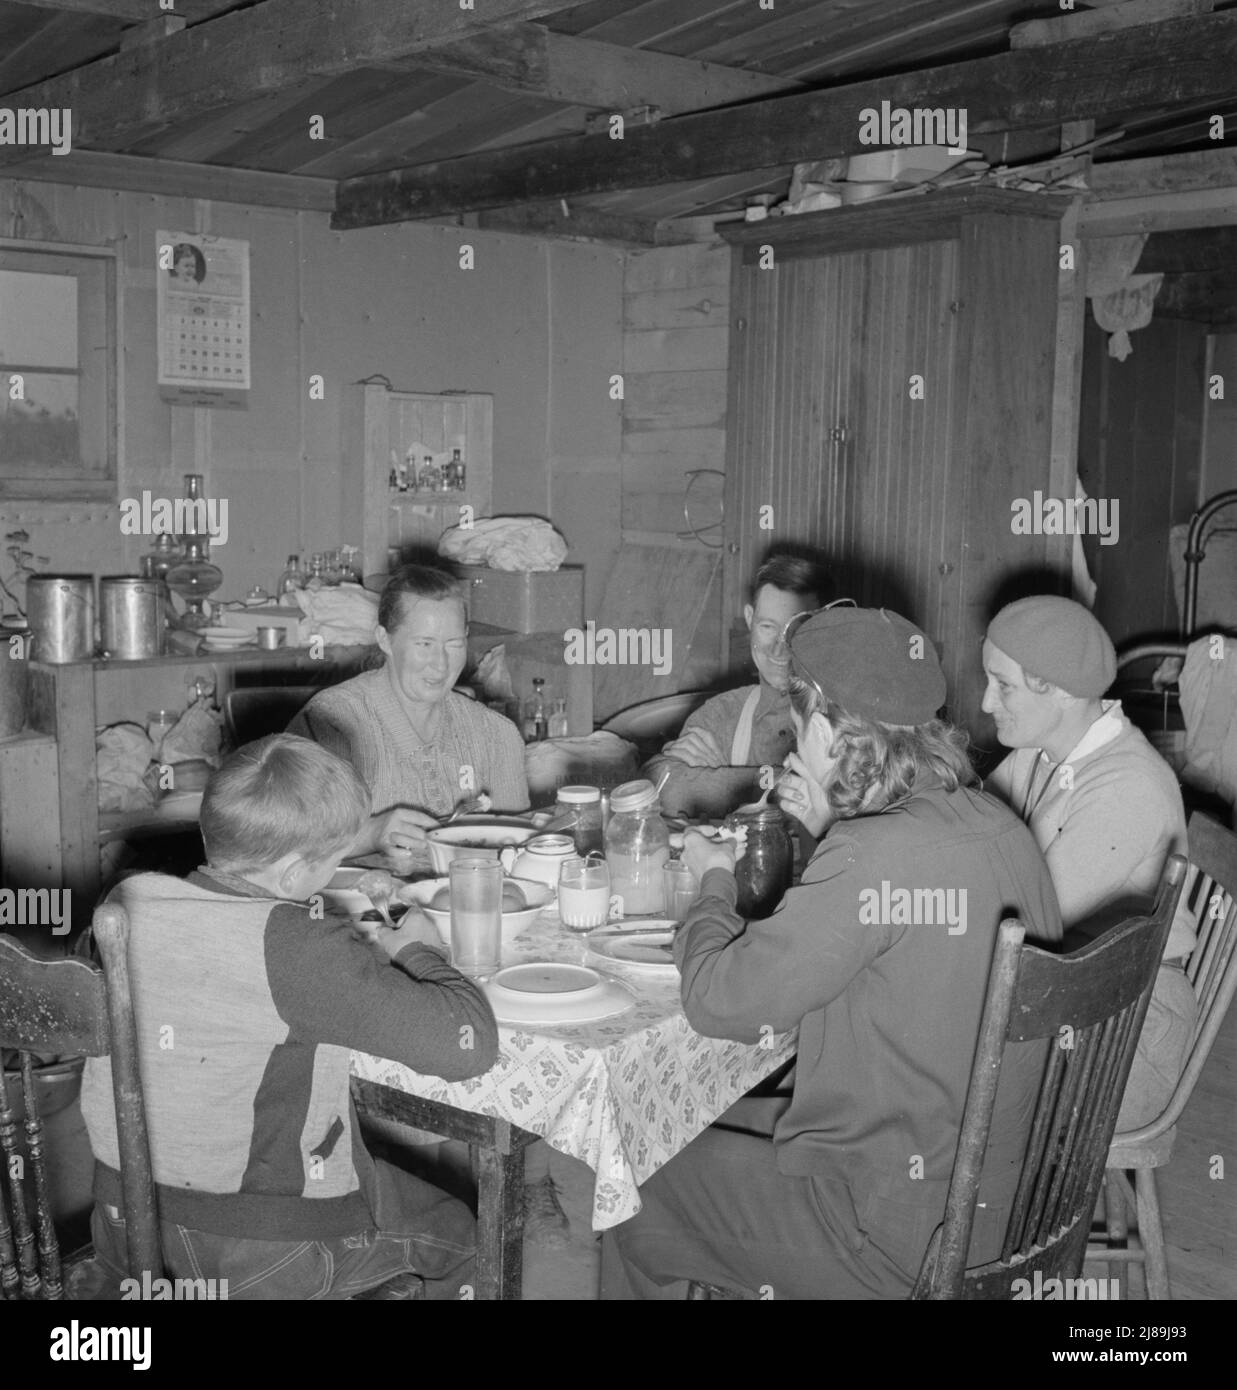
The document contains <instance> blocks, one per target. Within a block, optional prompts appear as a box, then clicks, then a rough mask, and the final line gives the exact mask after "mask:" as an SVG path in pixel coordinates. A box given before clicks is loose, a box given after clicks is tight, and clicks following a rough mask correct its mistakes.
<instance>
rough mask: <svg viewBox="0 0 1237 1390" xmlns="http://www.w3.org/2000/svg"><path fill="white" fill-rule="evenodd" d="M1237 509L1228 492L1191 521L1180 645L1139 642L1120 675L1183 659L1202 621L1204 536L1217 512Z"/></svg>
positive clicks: (1124, 658)
mask: <svg viewBox="0 0 1237 1390" xmlns="http://www.w3.org/2000/svg"><path fill="white" fill-rule="evenodd" d="M1232 506H1237V488H1232V489H1230V490H1229V491H1227V492H1217V493H1216V495H1215V496H1214V497H1211V498H1209V499H1208V500H1207V501H1206V502H1204V503H1203V505H1202V506H1201V507H1200V508H1199V509H1198V511H1196V512H1195V513H1194V515H1193V516H1192V517H1191V518H1190V529H1189V532H1188V533H1187V535H1186V543H1185V556H1184V559H1185V594H1184V599H1183V602H1182V605H1181V608H1182V612H1181V638H1180V640H1179V641H1177V642H1139V643H1138V644H1137V645H1135V646H1133V647H1129V648H1128V649H1127V650H1125V651H1123V652H1119V653H1118V654H1117V674H1118V676H1119V675H1120V674H1121V672H1122V671H1123V670H1125V668H1126V667H1127V666H1133V665H1134V664H1135V663H1136V662H1139V661H1146V660H1148V659H1149V658H1151V657H1159V658H1161V659H1163V658H1164V657H1167V656H1179V657H1183V658H1184V656H1185V654H1186V650H1187V648H1188V647H1189V645H1190V642H1191V640H1192V638H1193V633H1194V624H1195V622H1196V620H1197V617H1198V568H1199V566H1200V565H1201V564H1202V562H1203V560H1204V559H1205V558H1206V555H1207V549H1206V544H1205V538H1204V532H1205V530H1206V526H1207V523H1208V522H1209V521H1210V520H1211V518H1212V517H1213V516H1215V515H1216V513H1217V512H1221V511H1223V510H1224V508H1225V507H1232Z"/></svg>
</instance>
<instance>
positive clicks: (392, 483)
mask: <svg viewBox="0 0 1237 1390" xmlns="http://www.w3.org/2000/svg"><path fill="white" fill-rule="evenodd" d="M387 487H388V488H389V489H390V491H391V492H398V491H399V490H400V488H399V455H398V454H397V453H396V452H395V450H394V449H392V450H391V471H390V473H389V474H388V475H387Z"/></svg>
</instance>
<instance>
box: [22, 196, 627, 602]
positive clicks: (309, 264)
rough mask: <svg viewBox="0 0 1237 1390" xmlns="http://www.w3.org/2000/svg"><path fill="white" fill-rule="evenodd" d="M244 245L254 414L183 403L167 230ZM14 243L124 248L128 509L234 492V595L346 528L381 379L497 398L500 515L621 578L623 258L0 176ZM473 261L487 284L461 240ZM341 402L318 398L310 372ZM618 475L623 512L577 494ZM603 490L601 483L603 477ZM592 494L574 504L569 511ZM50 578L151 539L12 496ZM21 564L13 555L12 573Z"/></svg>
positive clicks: (229, 581)
mask: <svg viewBox="0 0 1237 1390" xmlns="http://www.w3.org/2000/svg"><path fill="white" fill-rule="evenodd" d="M161 229H162V230H165V231H180V230H186V231H197V232H203V233H212V234H214V235H218V236H225V237H236V238H242V239H244V240H247V241H248V242H249V245H250V278H251V285H252V324H251V329H252V350H253V381H254V387H253V390H252V391H251V392H250V397H249V408H248V409H247V410H239V411H228V410H203V409H193V408H183V407H171V406H169V405H167V404H165V403H164V402H163V401H162V400H160V398H159V392H158V386H157V383H156V370H155V362H156V353H155V326H156V325H155V294H156V291H155V274H156V271H155V262H156V252H155V239H156V235H155V234H156V232H157V231H158V230H161ZM0 236H3V237H18V238H23V239H26V238H28V239H31V240H35V241H59V242H71V243H82V244H86V245H96V246H116V247H117V248H118V249H119V253H120V256H119V259H120V266H119V281H120V283H119V287H118V293H119V299H120V305H119V312H120V332H121V338H122V350H121V354H120V357H121V369H122V373H123V385H122V394H121V410H122V421H121V428H122V434H121V441H120V488H119V496H121V497H126V496H138V495H140V492H141V490H142V489H143V488H150V489H151V491H152V492H153V493H154V494H155V495H157V496H176V495H179V492H180V490H181V478H182V475H183V474H184V473H188V472H201V473H204V474H205V475H206V487H207V494H208V496H212V497H227V498H228V501H229V526H230V531H231V535H230V538H229V541H228V543H227V545H226V546H222V547H216V554H215V556H214V558H215V560H216V561H217V563H218V564H219V565H220V566H221V567H222V569H223V571H224V587H223V589H222V590H221V591H220V592H221V594H222V595H223V596H225V597H239V596H242V595H243V594H244V593H245V592H246V591H247V590H248V589H249V588H251V587H252V586H254V585H255V584H260V585H263V586H264V587H266V588H271V587H272V586H273V585H274V583H275V581H276V579H277V577H278V574H279V572H280V570H281V569H282V568H283V563H284V559H285V557H286V556H287V555H288V554H289V552H291V551H300V552H302V553H304V552H306V551H313V550H323V549H326V548H328V547H331V546H335V545H340V544H343V543H346V542H348V541H350V540H354V541H355V540H356V539H358V538H355V537H349V536H347V535H342V534H341V533H340V532H341V518H340V470H341V467H343V468H347V467H348V466H349V465H350V464H352V463H354V462H355V455H356V452H357V450H356V447H355V445H354V443H353V441H351V440H350V439H348V438H346V437H345V434H344V432H343V430H342V428H341V415H342V411H341V401H342V396H343V391H344V388H345V387H346V386H347V384H349V383H351V382H355V381H357V380H359V379H361V378H363V377H367V376H369V375H371V374H373V373H379V372H380V373H384V374H385V375H386V376H388V377H389V378H390V380H391V382H392V383H393V385H395V386H397V387H400V388H404V389H414V390H422V391H431V392H436V391H444V390H448V389H456V390H472V391H484V392H490V393H492V394H493V396H494V493H493V496H494V504H495V507H496V508H497V509H499V510H502V511H505V512H520V513H532V514H536V515H541V516H546V515H550V516H552V517H553V519H555V520H556V521H558V520H559V511H560V509H561V510H562V511H563V512H564V514H565V515H566V516H567V518H568V519H566V520H564V521H562V522H561V523H560V524H561V525H562V529H563V530H564V533H565V534H566V536H567V539H568V542H569V544H570V546H571V552H570V554H569V556H568V559H569V560H573V561H578V562H581V563H585V564H587V565H588V566H589V585H590V589H591V588H592V586H593V585H594V584H595V585H596V592H597V594H598V595H600V593H601V590H602V588H603V587H604V583H605V578H606V574H605V569H604V566H602V565H600V564H599V563H597V558H598V556H604V553H605V544H606V543H607V542H608V541H612V538H613V533H614V531H615V529H616V528H615V525H614V519H615V512H616V511H617V503H618V477H619V452H620V445H621V438H620V412H621V407H620V404H619V403H618V402H611V401H610V400H609V399H608V392H607V385H608V381H609V377H610V375H611V374H612V373H614V372H617V371H619V370H620V369H621V362H622V354H623V342H622V336H621V332H620V317H621V296H622V288H623V283H622V275H623V264H624V256H623V253H622V252H620V251H618V250H616V249H614V248H612V247H607V246H599V245H585V244H577V243H569V242H550V241H543V240H540V239H537V238H533V237H523V236H514V235H510V234H504V233H495V232H484V231H478V230H473V229H469V230H465V229H461V228H458V227H442V226H430V225H421V224H412V223H409V224H403V225H400V226H394V227H378V228H370V229H367V230H364V231H359V232H348V233H339V232H332V231H331V230H330V227H329V226H328V220H327V217H326V215H325V214H324V213H318V212H294V211H288V210H285V209H279V208H263V207H248V206H243V205H240V204H236V203H223V202H211V201H205V200H194V199H187V198H173V197H157V196H153V195H147V194H137V193H120V192H115V191H110V190H105V189H93V188H77V187H73V186H70V185H67V184H65V185H61V184H47V183H29V182H27V183H23V182H21V181H20V180H17V179H0ZM464 242H468V243H469V244H471V245H472V246H473V248H474V255H475V264H474V268H473V269H471V270H463V269H461V267H460V247H461V245H462V244H463V243H464ZM311 375H321V376H322V377H323V379H324V385H325V391H324V397H323V399H321V400H317V399H311V397H310V386H309V378H310V376H311ZM572 469H575V470H577V471H576V474H575V476H576V477H581V476H585V477H588V478H589V479H590V480H592V479H595V478H597V477H600V476H603V475H605V474H606V473H608V474H609V476H610V477H611V478H612V479H613V494H614V506H613V507H611V508H609V509H607V508H606V507H605V506H593V505H591V495H590V494H589V492H588V491H587V490H586V491H584V493H583V496H582V498H581V497H580V490H579V489H577V492H576V494H573V493H572V487H573V486H574V485H573V483H572V481H571V476H570V475H571V470H572ZM590 486H591V482H590ZM573 495H575V496H576V497H577V505H575V506H574V509H573V508H572V507H571V506H569V505H568V504H569V503H570V501H571V498H572V496H573ZM16 526H21V527H23V528H24V529H25V530H26V531H28V532H29V533H30V536H31V540H30V542H29V546H28V548H29V549H31V550H33V551H34V552H35V553H36V554H38V555H46V556H48V557H49V559H48V563H47V564H45V565H41V566H40V568H43V569H47V570H55V569H61V570H65V569H68V570H73V571H93V572H94V573H95V574H96V575H99V574H120V573H136V566H137V560H138V557H139V555H140V554H141V553H142V552H143V551H144V550H145V549H147V548H148V546H149V543H148V541H147V540H144V539H141V538H137V539H127V538H124V537H122V536H121V535H120V533H119V512H118V509H117V508H116V507H115V506H110V507H109V506H103V505H92V506H85V505H82V504H77V505H72V504H42V503H41V504H25V503H7V504H4V505H3V506H0V528H2V529H3V530H6V531H7V530H10V529H13V528H15V527H16ZM6 568H7V562H6Z"/></svg>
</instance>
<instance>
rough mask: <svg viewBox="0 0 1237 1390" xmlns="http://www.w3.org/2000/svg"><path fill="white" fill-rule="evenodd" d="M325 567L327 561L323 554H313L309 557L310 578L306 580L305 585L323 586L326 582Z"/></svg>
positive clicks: (312, 587) (317, 587)
mask: <svg viewBox="0 0 1237 1390" xmlns="http://www.w3.org/2000/svg"><path fill="white" fill-rule="evenodd" d="M324 568H325V562H324V561H323V558H322V556H321V555H311V556H310V557H309V578H308V579H306V581H305V587H306V588H307V589H321V588H322V586H323V585H324V584H325V583H326V579H325V578H324V576H323V573H322V571H323V569H324Z"/></svg>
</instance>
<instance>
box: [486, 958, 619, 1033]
mask: <svg viewBox="0 0 1237 1390" xmlns="http://www.w3.org/2000/svg"><path fill="white" fill-rule="evenodd" d="M481 988H482V989H483V990H484V991H485V993H486V996H487V998H488V999H489V1001H490V1005H491V1007H492V1008H493V1010H494V1017H495V1018H496V1019H498V1020H499V1022H500V1023H592V1022H594V1021H596V1020H597V1019H602V1018H610V1017H612V1016H613V1015H614V1014H621V1013H625V1012H626V1011H627V1010H628V1009H630V1008H631V1006H632V1005H633V1004H634V1003H635V996H634V995H633V994H632V992H631V990H630V989H628V988H627V986H626V985H624V984H622V983H621V982H620V981H618V980H616V979H613V978H612V977H611V976H609V975H602V974H601V973H600V972H599V971H596V970H590V969H589V968H588V966H585V965H567V964H564V963H562V962H560V961H526V962H524V963H523V964H521V965H509V966H507V967H506V969H504V970H500V971H499V972H498V973H497V974H496V975H495V976H494V978H493V979H491V980H489V981H487V982H486V983H485V984H484V985H482V986H481Z"/></svg>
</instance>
